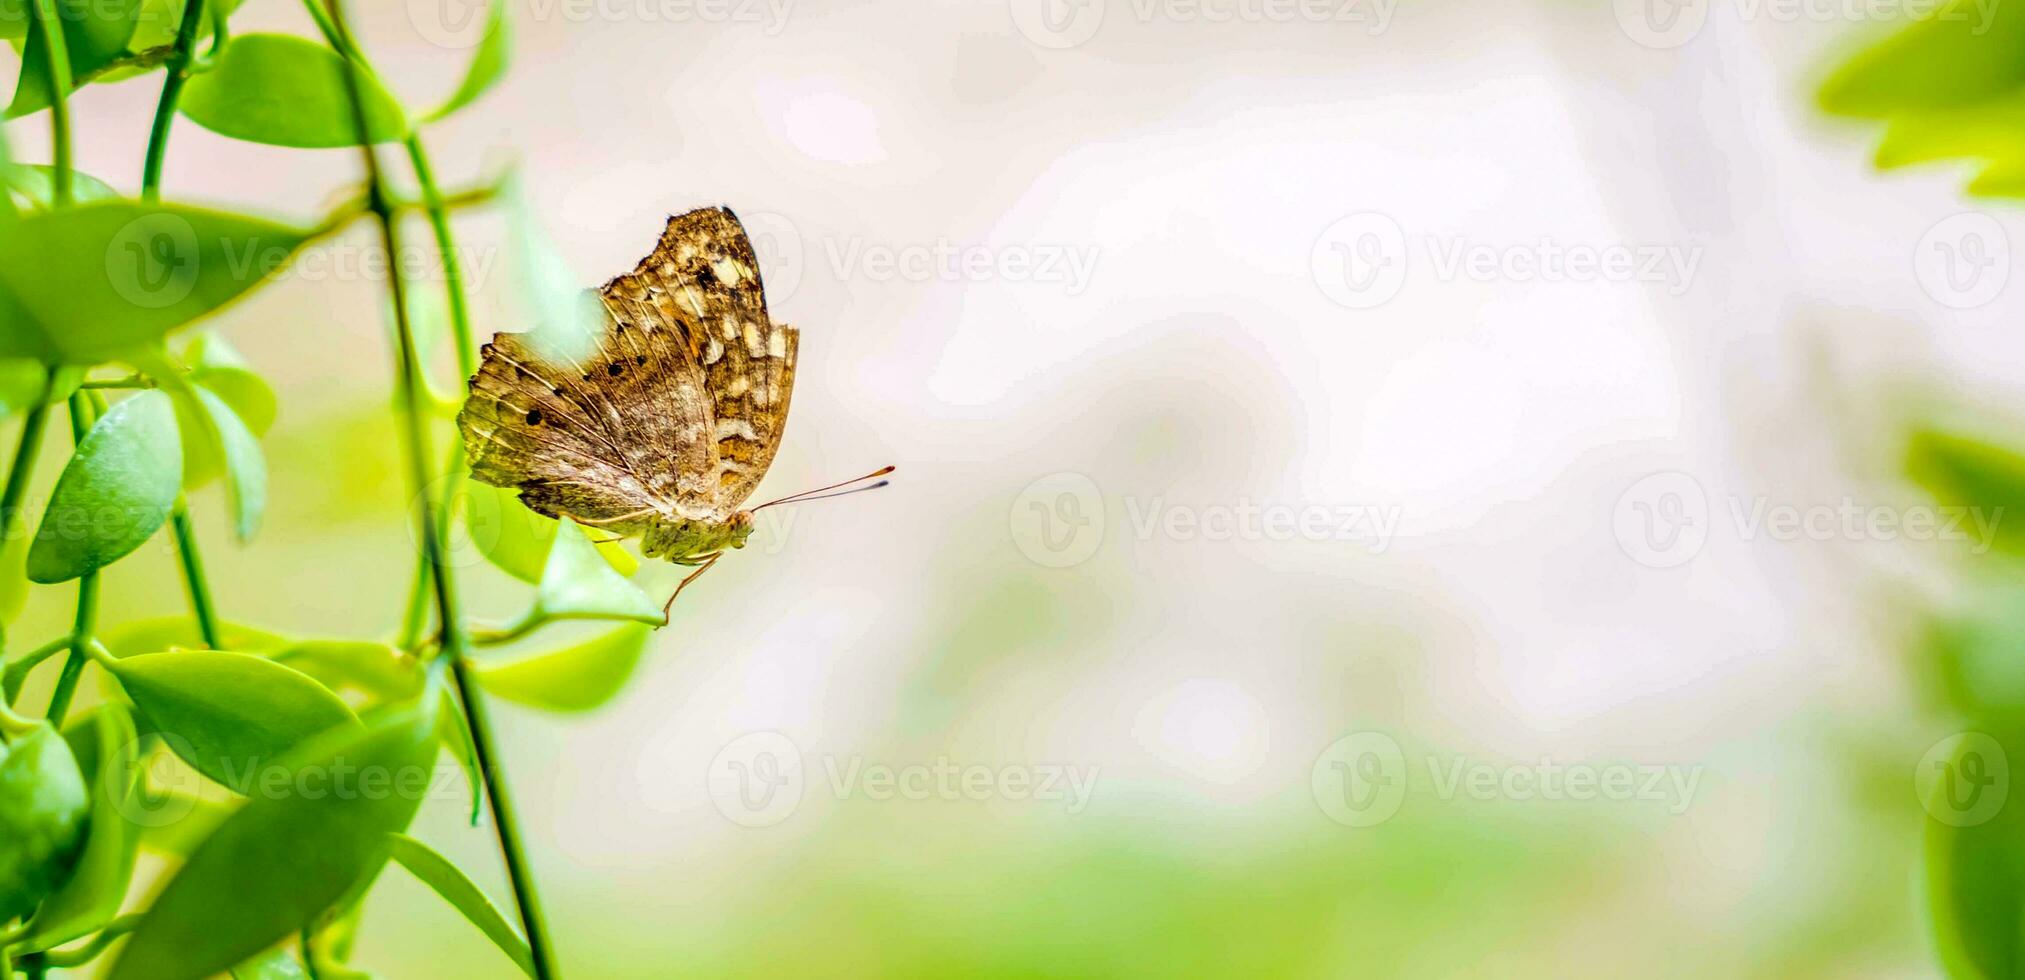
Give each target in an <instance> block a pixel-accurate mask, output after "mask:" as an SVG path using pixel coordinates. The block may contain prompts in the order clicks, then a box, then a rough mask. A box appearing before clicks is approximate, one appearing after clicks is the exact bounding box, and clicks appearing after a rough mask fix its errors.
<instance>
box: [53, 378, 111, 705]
mask: <svg viewBox="0 0 2025 980" xmlns="http://www.w3.org/2000/svg"><path fill="white" fill-rule="evenodd" d="M95 408H96V406H95V405H93V403H92V396H91V394H90V393H89V392H83V391H80V392H77V393H76V394H73V395H71V396H70V438H71V442H72V444H73V445H76V444H80V443H83V442H84V437H85V435H86V434H87V433H89V432H90V431H91V424H92V420H93V419H94V418H96V415H95V413H94V409H95ZM97 625H98V573H97V572H87V573H85V575H84V577H83V578H80V579H78V580H77V616H76V619H75V620H74V621H73V623H72V626H71V630H70V656H69V657H67V658H65V659H64V661H63V673H61V674H58V675H57V676H56V689H55V690H54V691H52V692H51V693H50V695H49V710H48V711H45V712H43V715H44V717H46V718H48V719H49V723H50V724H51V725H53V726H55V727H57V728H62V727H63V720H64V719H65V718H67V717H69V716H70V701H71V698H72V697H74V696H75V695H76V694H77V679H78V677H79V676H80V675H82V674H83V673H84V665H85V661H87V660H89V659H91V641H92V631H93V630H94V629H96V628H97Z"/></svg>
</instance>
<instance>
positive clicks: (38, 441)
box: [0, 372, 55, 547]
mask: <svg viewBox="0 0 2025 980" xmlns="http://www.w3.org/2000/svg"><path fill="white" fill-rule="evenodd" d="M50 377H51V378H54V377H55V372H51V373H50ZM48 419H49V403H48V402H47V401H44V400H42V399H41V398H38V399H37V400H36V403H35V407H34V408H31V409H29V410H28V417H27V419H26V420H24V421H23V422H22V428H21V442H20V443H19V444H18V445H16V446H15V448H14V463H13V465H12V466H10V467H8V470H7V488H6V489H5V490H4V491H0V547H4V546H5V545H6V544H9V543H12V542H13V540H14V534H15V531H16V529H17V528H19V527H20V525H21V498H22V497H23V496H25V495H27V493H28V480H29V477H30V476H31V475H32V474H33V473H34V471H35V457H36V456H37V455H39V454H40V453H41V451H42V433H43V432H44V431H45V430H46V429H48V425H47V424H46V423H47V422H48Z"/></svg>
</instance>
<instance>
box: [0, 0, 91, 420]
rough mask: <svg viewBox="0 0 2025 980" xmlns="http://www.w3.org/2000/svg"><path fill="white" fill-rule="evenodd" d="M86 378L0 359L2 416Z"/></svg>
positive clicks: (54, 398)
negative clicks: (50, 372)
mask: <svg viewBox="0 0 2025 980" xmlns="http://www.w3.org/2000/svg"><path fill="white" fill-rule="evenodd" d="M4 2H6V0H0V3H4ZM84 374H85V370H84V368H83V367H81V366H78V365H70V366H68V367H60V368H57V369H56V376H55V377H54V378H51V377H50V375H49V366H48V365H46V364H43V363H42V362H40V361H32V360H29V359H27V358H20V357H13V358H6V359H0V414H12V413H14V412H22V411H27V410H28V409H30V408H34V407H35V406H36V405H37V404H43V405H54V404H56V403H57V402H60V401H63V400H64V399H66V398H69V397H70V396H71V394H72V393H73V392H75V391H77V389H78V386H79V385H82V384H84Z"/></svg>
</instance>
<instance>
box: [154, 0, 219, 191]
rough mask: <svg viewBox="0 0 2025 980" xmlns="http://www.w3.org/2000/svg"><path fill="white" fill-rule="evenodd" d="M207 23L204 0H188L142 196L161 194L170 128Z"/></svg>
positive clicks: (166, 79) (157, 104)
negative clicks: (199, 31)
mask: <svg viewBox="0 0 2025 980" xmlns="http://www.w3.org/2000/svg"><path fill="white" fill-rule="evenodd" d="M203 22H204V0H187V2H186V3H185V4H184V6H183V19H182V21H181V22H180V23H178V24H177V25H176V46H175V48H174V49H173V50H172V51H171V52H170V53H169V60H168V72H167V74H165V75H164V76H163V78H162V97H161V98H160V99H157V100H156V101H155V123H154V126H153V128H152V129H151V130H150V131H149V133H148V155H147V162H146V163H144V164H143V165H142V167H141V199H142V200H144V201H152V200H155V199H156V198H157V197H159V196H161V190H162V160H163V158H164V157H166V156H167V155H168V151H169V127H170V126H171V125H173V124H174V123H175V121H176V103H177V101H178V100H179V99H181V98H182V95H183V83H185V82H188V81H189V80H190V59H191V58H192V53H191V52H193V51H194V50H195V49H196V47H197V28H198V27H199V26H200V25H201V24H202V23H203Z"/></svg>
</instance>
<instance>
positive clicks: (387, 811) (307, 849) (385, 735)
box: [107, 698, 437, 980]
mask: <svg viewBox="0 0 2025 980" xmlns="http://www.w3.org/2000/svg"><path fill="white" fill-rule="evenodd" d="M436 751H437V743H436V718H435V711H434V701H433V700H431V699H428V698H424V699H423V708H422V709H421V710H404V711H401V712H398V713H395V714H392V715H390V716H388V717H386V718H384V719H382V720H381V721H380V722H379V723H378V724H375V725H374V726H372V727H370V728H364V727H361V728H352V729H341V730H339V731H336V732H333V733H330V734H327V735H325V736H324V737H322V738H319V739H317V740H316V741H315V742H314V743H313V744H311V745H309V746H306V747H305V748H304V749H303V750H302V751H301V752H300V753H298V754H297V755H296V756H294V757H292V758H291V759H290V760H289V766H288V770H289V771H291V772H295V773H298V774H299V775H298V777H297V778H296V779H293V780H290V781H289V782H288V783H287V784H286V785H284V786H280V787H276V788H275V789H276V791H275V792H271V793H262V794H260V795H256V796H254V797H253V798H252V799H251V800H249V801H248V802H247V803H246V805H245V806H243V807H241V808H240V809H239V810H238V811H237V812H235V813H233V815H232V816H231V817H229V818H227V819H226V821H225V822H224V824H222V825H220V826H219V828H218V829H217V831H216V832H214V833H213V834H211V836H210V837H209V838H207V839H206V840H205V841H204V843H203V844H201V845H199V846H198V847H197V849H196V850H195V851H194V852H193V853H192V854H191V855H190V859H189V861H188V862H186V863H185V864H184V865H183V868H182V870H181V871H180V872H178V873H177V874H176V877H175V878H174V879H172V880H171V881H170V882H169V884H168V886H167V887H166V888H164V889H163V890H162V893H161V895H160V897H158V898H156V899H155V902H154V905H153V906H152V907H151V908H149V909H148V911H147V913H146V914H145V917H144V918H143V919H142V920H141V923H140V925H139V926H137V927H136V928H135V929H134V932H133V936H132V938H130V939H129V940H128V941H127V944H126V947H125V948H124V949H122V950H121V951H120V955H119V959H118V961H117V962H115V963H114V964H113V966H112V969H111V971H110V972H109V973H108V974H107V976H108V980H194V978H201V977H207V976H210V975H212V974H215V973H218V972H220V971H223V970H228V969H231V968H232V967H233V966H234V965H236V964H239V963H242V962H245V961H246V960H247V959H248V958H250V957H252V956H255V955H257V954H258V953H260V952H261V951H262V950H264V949H267V948H268V947H269V946H272V945H274V944H275V943H278V942H280V941H281V940H282V939H284V938H286V937H289V936H293V935H295V934H297V933H298V932H299V931H301V929H302V928H303V927H304V926H307V925H310V924H311V923H313V922H315V921H316V920H317V919H318V918H319V917H320V916H322V915H323V914H324V913H325V912H326V911H327V910H329V909H330V908H331V907H332V906H333V905H335V904H336V903H337V902H339V901H340V900H342V899H343V898H345V897H346V896H347V895H350V894H352V893H354V892H355V890H357V889H359V888H361V887H362V886H363V885H364V884H365V883H366V882H368V881H370V880H371V878H372V876H373V875H375V874H377V873H378V872H379V869H380V868H381V866H382V865H384V864H385V863H386V859H387V853H388V850H389V849H390V844H389V843H388V835H389V834H394V833H399V832H400V831H403V830H406V829H407V826H408V823H409V822H410V821H411V820H413V819H414V816H415V811H416V810H417V809H418V808H419V807H420V806H421V803H422V798H423V797H424V796H426V795H427V794H428V786H429V780H430V774H431V771H432V768H433V766H434V763H435V759H436ZM312 776H314V778H312Z"/></svg>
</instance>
